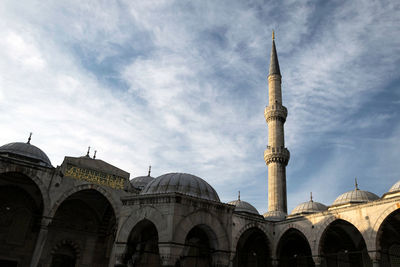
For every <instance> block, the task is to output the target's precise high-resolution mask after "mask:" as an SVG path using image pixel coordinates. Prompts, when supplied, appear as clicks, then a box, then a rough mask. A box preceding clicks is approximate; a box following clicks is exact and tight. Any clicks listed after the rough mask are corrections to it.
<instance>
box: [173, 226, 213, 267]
mask: <svg viewBox="0 0 400 267" xmlns="http://www.w3.org/2000/svg"><path fill="white" fill-rule="evenodd" d="M216 247H217V239H216V236H215V233H214V232H213V231H212V229H211V228H210V227H208V226H206V225H203V224H202V225H197V226H195V227H193V228H192V229H191V230H190V231H189V233H188V234H187V235H186V238H185V247H184V249H183V255H182V257H181V260H180V266H182V267H195V266H196V267H200V266H201V267H209V266H212V264H213V259H212V257H213V253H214V251H215V249H216Z"/></svg>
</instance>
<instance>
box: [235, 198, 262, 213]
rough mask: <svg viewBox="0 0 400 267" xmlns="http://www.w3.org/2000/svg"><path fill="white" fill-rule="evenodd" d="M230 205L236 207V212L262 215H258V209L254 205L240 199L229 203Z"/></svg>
mask: <svg viewBox="0 0 400 267" xmlns="http://www.w3.org/2000/svg"><path fill="white" fill-rule="evenodd" d="M228 204H231V205H234V206H235V211H236V212H247V213H252V214H257V215H260V213H258V211H257V209H256V208H255V207H254V206H253V205H251V204H250V203H248V202H246V201H243V200H240V199H238V200H234V201H231V202H228Z"/></svg>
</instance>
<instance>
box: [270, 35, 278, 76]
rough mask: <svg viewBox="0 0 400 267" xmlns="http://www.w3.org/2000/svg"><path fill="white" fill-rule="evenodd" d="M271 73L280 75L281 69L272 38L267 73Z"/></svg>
mask: <svg viewBox="0 0 400 267" xmlns="http://www.w3.org/2000/svg"><path fill="white" fill-rule="evenodd" d="M272 74H278V75H281V70H280V69H279V61H278V54H277V53H276V47H275V40H274V39H272V50H271V60H270V63H269V75H272Z"/></svg>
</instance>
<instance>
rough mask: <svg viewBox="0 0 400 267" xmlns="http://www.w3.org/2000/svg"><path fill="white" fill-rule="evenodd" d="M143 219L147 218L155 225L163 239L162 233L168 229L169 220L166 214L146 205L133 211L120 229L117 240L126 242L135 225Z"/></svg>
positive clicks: (160, 237)
mask: <svg viewBox="0 0 400 267" xmlns="http://www.w3.org/2000/svg"><path fill="white" fill-rule="evenodd" d="M143 219H147V220H149V221H150V222H152V223H153V224H154V225H155V227H156V229H157V232H158V234H159V239H162V236H160V235H161V233H162V231H163V229H165V230H167V223H166V221H167V220H166V219H165V217H164V215H163V214H162V213H161V212H160V211H159V210H158V209H156V208H155V207H152V206H145V207H142V208H136V209H134V210H132V211H131V214H130V215H129V217H128V219H126V221H125V222H123V224H122V226H121V228H120V230H119V231H118V234H117V238H116V240H117V242H118V243H123V244H126V243H127V242H128V238H129V235H130V233H131V231H132V229H133V227H135V225H136V224H138V223H139V222H140V221H142V220H143Z"/></svg>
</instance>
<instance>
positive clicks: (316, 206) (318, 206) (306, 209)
mask: <svg viewBox="0 0 400 267" xmlns="http://www.w3.org/2000/svg"><path fill="white" fill-rule="evenodd" d="M327 209H328V207H327V206H325V205H324V204H322V203H319V202H315V201H313V200H310V201H307V202H303V203H301V204H299V205H298V206H297V207H295V208H294V209H293V210H292V213H290V215H299V214H310V213H316V212H321V211H324V210H327Z"/></svg>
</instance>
